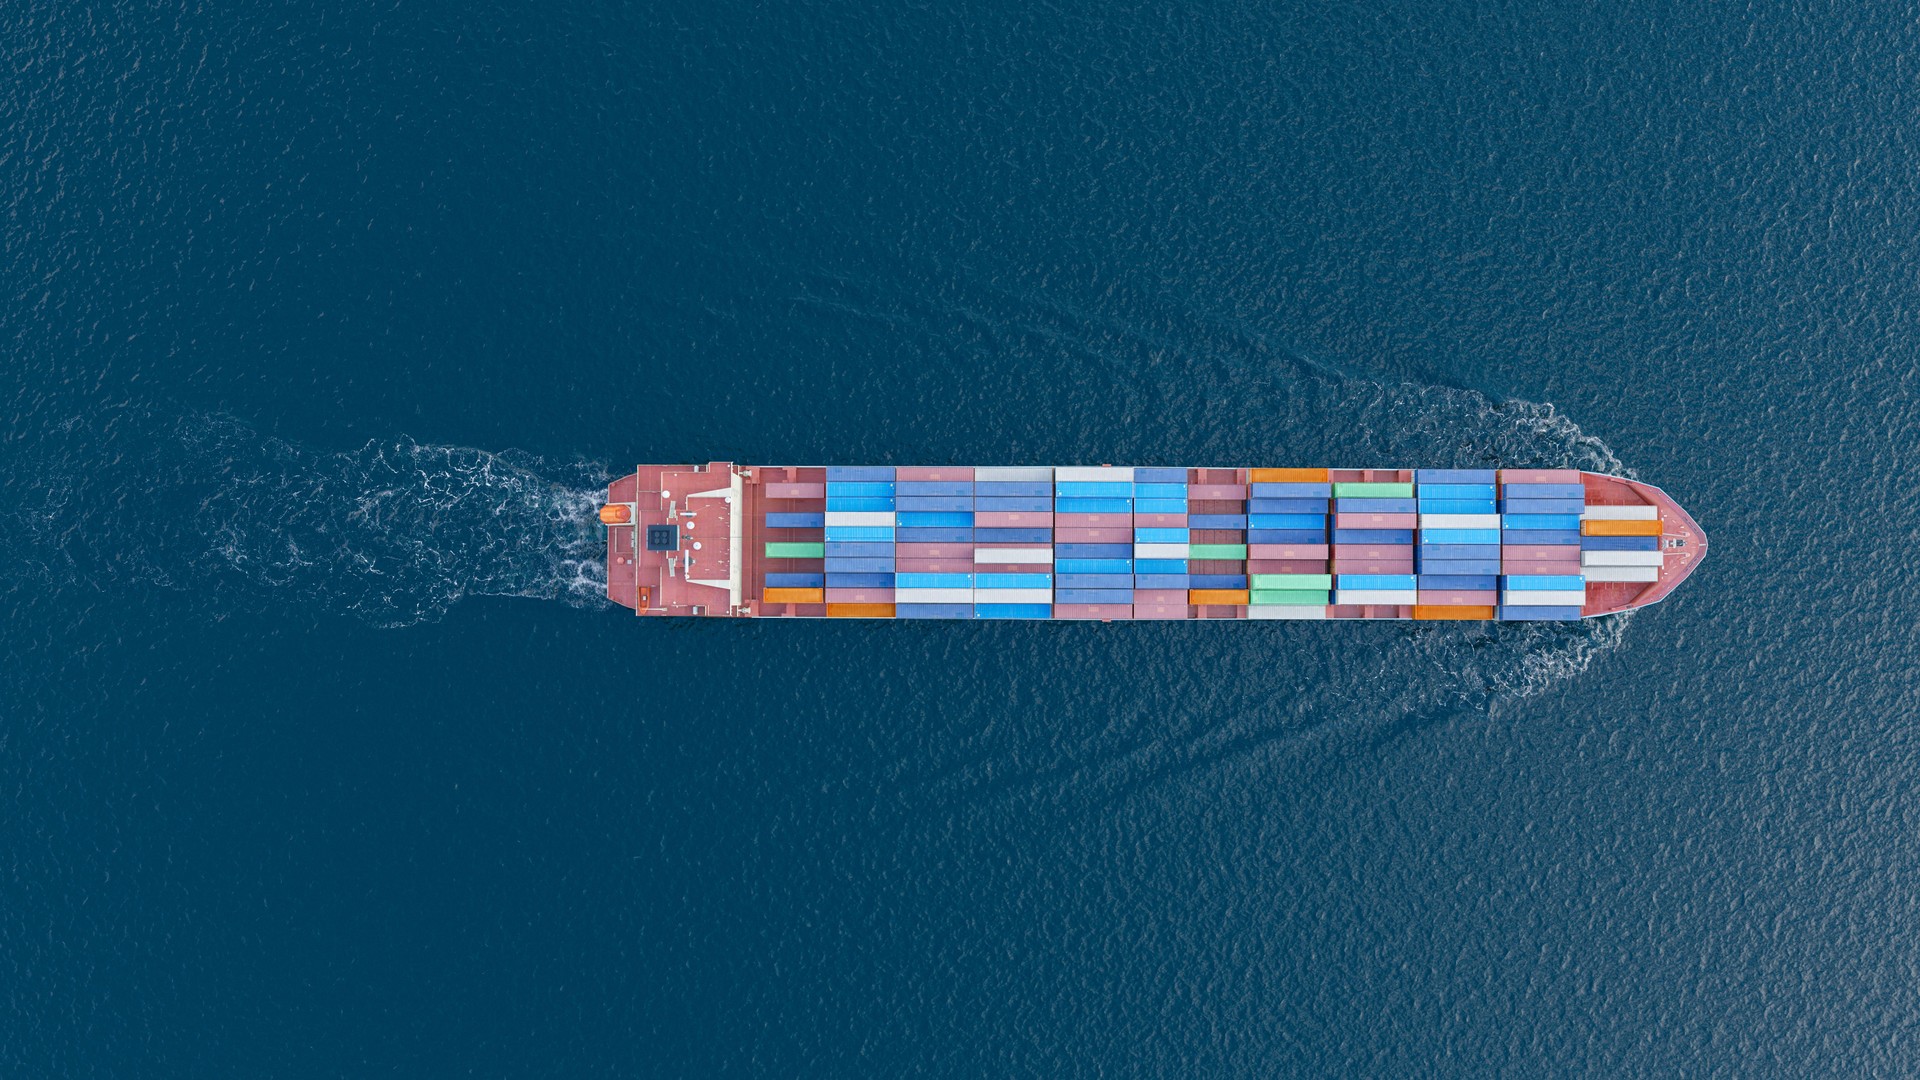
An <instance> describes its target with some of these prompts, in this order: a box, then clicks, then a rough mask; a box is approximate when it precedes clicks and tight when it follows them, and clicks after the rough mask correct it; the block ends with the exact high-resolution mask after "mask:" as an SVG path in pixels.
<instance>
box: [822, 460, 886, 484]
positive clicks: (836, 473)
mask: <svg viewBox="0 0 1920 1080" xmlns="http://www.w3.org/2000/svg"><path fill="white" fill-rule="evenodd" d="M893 478H894V469H893V466H891V465H829V466H827V483H829V484H831V483H833V482H834V481H836V480H850V481H855V482H870V481H876V480H886V481H891V480H892V479H893Z"/></svg>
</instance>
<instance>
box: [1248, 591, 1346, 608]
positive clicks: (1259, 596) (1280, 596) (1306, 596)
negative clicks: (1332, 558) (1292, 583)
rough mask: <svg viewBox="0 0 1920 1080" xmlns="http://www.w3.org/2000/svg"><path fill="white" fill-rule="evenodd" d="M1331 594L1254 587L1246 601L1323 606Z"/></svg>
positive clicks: (1252, 602)
mask: <svg viewBox="0 0 1920 1080" xmlns="http://www.w3.org/2000/svg"><path fill="white" fill-rule="evenodd" d="M1331 595H1332V594H1331V593H1330V592H1327V591H1324V590H1322V591H1318V592H1315V591H1313V590H1309V589H1255V590H1253V591H1252V592H1251V593H1249V594H1248V596H1249V598H1250V599H1249V600H1248V603H1251V604H1255V605H1260V604H1291V605H1295V606H1305V607H1315V606H1317V607H1325V606H1326V604H1327V599H1328V597H1329V596H1331Z"/></svg>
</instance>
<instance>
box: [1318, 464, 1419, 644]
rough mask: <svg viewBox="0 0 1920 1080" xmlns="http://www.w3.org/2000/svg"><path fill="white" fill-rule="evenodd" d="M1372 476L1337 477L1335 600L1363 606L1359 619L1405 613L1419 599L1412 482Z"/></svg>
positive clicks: (1347, 474) (1351, 474) (1351, 473)
mask: <svg viewBox="0 0 1920 1080" xmlns="http://www.w3.org/2000/svg"><path fill="white" fill-rule="evenodd" d="M1369 472H1370V473H1372V477H1377V476H1378V475H1379V473H1380V472H1386V473H1387V475H1388V476H1396V475H1397V474H1396V473H1394V472H1392V471H1390V470H1369ZM1372 477H1369V476H1368V474H1367V473H1360V472H1357V471H1349V472H1341V473H1339V474H1337V475H1333V578H1334V594H1333V603H1334V605H1335V606H1336V607H1350V608H1358V609H1361V610H1359V611H1356V612H1355V613H1354V615H1355V616H1356V617H1360V618H1399V617H1405V616H1406V615H1409V614H1411V613H1412V609H1413V607H1414V605H1415V603H1416V602H1417V601H1418V599H1419V593H1418V590H1417V587H1416V582H1415V580H1414V579H1415V573H1414V543H1413V540H1414V534H1415V530H1416V528H1417V526H1418V523H1419V513H1418V511H1419V502H1418V500H1417V499H1416V498H1415V497H1414V485H1413V483H1412V482H1411V481H1402V480H1398V479H1377V478H1372ZM1402 608H1405V609H1407V610H1406V611H1401V610H1400V609H1402Z"/></svg>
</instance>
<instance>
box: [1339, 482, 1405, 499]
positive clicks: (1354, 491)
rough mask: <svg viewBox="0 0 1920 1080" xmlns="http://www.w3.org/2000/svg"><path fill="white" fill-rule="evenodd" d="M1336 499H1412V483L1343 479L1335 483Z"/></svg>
mask: <svg viewBox="0 0 1920 1080" xmlns="http://www.w3.org/2000/svg"><path fill="white" fill-rule="evenodd" d="M1333 496H1334V498H1336V499H1347V498H1362V499H1411V498H1413V485H1412V484H1395V483H1380V482H1377V481H1361V480H1342V481H1337V482H1335V483H1334V485H1333Z"/></svg>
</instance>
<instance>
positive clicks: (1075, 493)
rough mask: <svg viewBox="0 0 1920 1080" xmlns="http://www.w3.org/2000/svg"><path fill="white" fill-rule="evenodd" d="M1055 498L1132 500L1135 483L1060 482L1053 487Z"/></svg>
mask: <svg viewBox="0 0 1920 1080" xmlns="http://www.w3.org/2000/svg"><path fill="white" fill-rule="evenodd" d="M1053 497H1054V498H1056V499H1061V498H1075V499H1131V498H1133V482H1132V481H1131V480H1058V481H1055V482H1054V485H1053Z"/></svg>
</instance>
